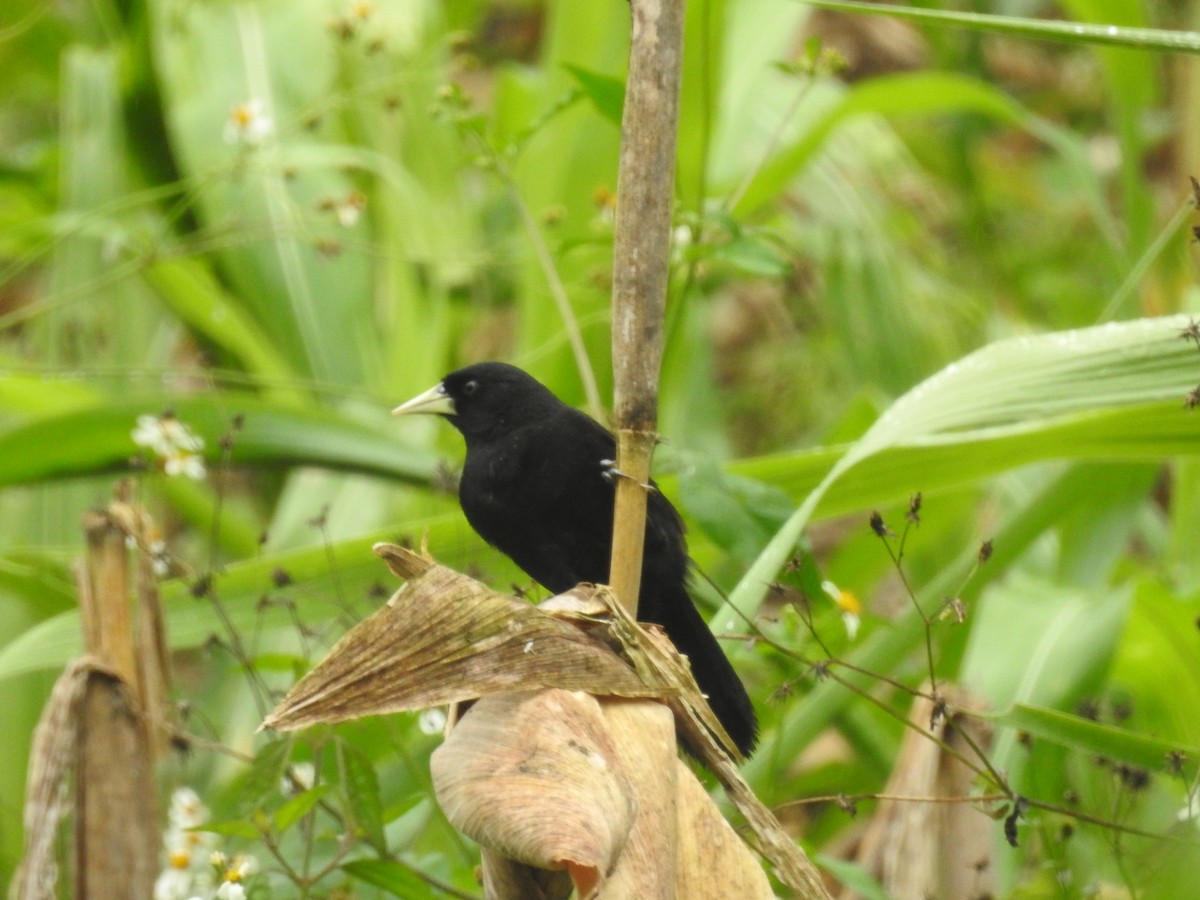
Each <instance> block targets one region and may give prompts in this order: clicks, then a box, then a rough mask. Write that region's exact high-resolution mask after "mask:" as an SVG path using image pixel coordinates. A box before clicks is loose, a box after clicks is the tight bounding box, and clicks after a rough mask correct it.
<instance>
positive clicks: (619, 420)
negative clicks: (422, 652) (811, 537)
mask: <svg viewBox="0 0 1200 900" xmlns="http://www.w3.org/2000/svg"><path fill="white" fill-rule="evenodd" d="M683 8H684V4H683V0H631V3H630V15H631V18H632V22H631V29H630V33H631V40H630V46H629V77H628V79H627V81H626V86H625V107H624V110H623V112H622V118H621V158H620V163H619V170H618V175H617V219H616V232H615V234H614V236H613V241H614V243H613V299H612V317H613V326H612V327H613V333H612V357H613V389H614V390H613V415H614V419H615V424H616V429H615V430H616V436H617V467H618V468H619V469H620V470H621V471H622V472H623V473H624V474H625V475H626V476H627V477H625V478H619V479H618V480H617V499H616V513H615V521H614V524H613V547H612V568H611V571H610V573H609V579H608V581H609V584H610V585H612V588H613V590H614V591H616V593H617V596H618V597H619V598H620V600H621V602H622V603H623V604H625V608H626V609H627V610H629V612H630V614H631V615H632V616H633V617H634V618H637V608H638V604H637V596H638V588H639V586H640V583H641V573H642V542H643V538H644V535H645V521H646V487H645V485H647V484H649V482H650V458H651V456H652V454H653V452H654V445H655V443H656V442H657V440H658V431H657V428H658V373H659V369H660V368H661V366H662V330H663V311H664V309H665V308H666V298H667V269H668V264H669V260H670V247H671V212H672V210H671V207H672V200H673V198H674V192H675V144H676V137H677V135H676V133H677V131H678V121H679V86H680V81H681V78H682V71H683Z"/></svg>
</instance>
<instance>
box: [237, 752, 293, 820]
mask: <svg viewBox="0 0 1200 900" xmlns="http://www.w3.org/2000/svg"><path fill="white" fill-rule="evenodd" d="M293 740H294V739H293V738H292V737H282V738H277V739H275V740H273V741H268V742H267V743H265V744H263V746H262V747H260V748H259V749H258V752H257V753H255V754H254V761H253V762H251V763H250V770H249V771H248V772H247V773H246V775H245V777H244V779H243V781H242V786H241V791H240V792H239V793H240V796H241V808H242V809H245V810H252V809H258V808H260V807H262V806H264V805H265V801H266V800H267V798H269V797H270V798H274V797H277V796H278V795H279V785H280V780H281V779H282V778H283V771H284V769H285V768H286V767H287V764H288V758H289V757H290V756H291V754H292V742H293Z"/></svg>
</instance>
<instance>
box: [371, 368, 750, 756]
mask: <svg viewBox="0 0 1200 900" xmlns="http://www.w3.org/2000/svg"><path fill="white" fill-rule="evenodd" d="M394 412H395V413H397V414H407V413H434V414H438V415H442V416H445V417H446V418H447V419H448V420H449V422H450V424H451V425H453V426H454V427H455V428H457V429H458V430H459V431H460V432H461V433H462V436H463V438H464V439H465V440H466V444H467V458H466V462H465V463H464V465H463V471H462V480H461V482H460V483H459V489H458V498H459V503H460V504H461V505H462V510H463V513H464V514H465V515H466V517H467V521H468V522H470V523H471V527H472V528H474V529H475V530H476V531H477V532H478V533H479V535H480V537H482V538H483V539H484V540H485V541H487V542H488V543H489V544H491V545H492V546H493V547H496V548H497V549H498V550H500V551H501V552H503V553H505V554H506V555H507V556H509V557H510V558H511V559H512V561H513V562H515V563H516V564H517V565H518V566H520V568H521V569H522V570H523V571H524V572H525V574H527V575H529V576H530V577H531V578H533V579H534V580H535V581H537V582H538V583H539V584H541V585H542V586H543V587H545V588H547V589H548V590H550V591H552V592H554V593H556V594H558V593H562V592H564V591H567V590H570V589H571V588H573V587H574V586H575V585H577V584H579V583H580V582H591V583H594V584H603V583H605V582H607V581H608V570H609V557H610V555H611V546H612V530H613V501H614V495H615V485H614V482H615V480H616V478H617V477H618V476H619V473H618V471H617V469H616V462H615V459H616V441H615V439H614V438H613V436H612V434H611V433H609V431H608V430H607V429H605V428H604V427H603V426H602V425H600V424H599V423H597V422H596V421H595V420H593V419H591V418H590V417H589V416H587V415H586V414H585V413H582V412H580V411H579V410H577V409H575V408H573V407H571V406H568V405H567V404H565V403H563V402H562V401H561V400H559V399H558V397H556V396H555V395H554V394H553V393H551V391H550V390H549V389H548V388H547V387H545V386H544V385H543V384H542V383H541V382H539V381H537V380H536V379H534V378H533V377H532V376H530V375H528V374H527V373H525V372H523V371H522V370H520V369H518V368H516V367H515V366H510V365H507V364H505V363H496V362H488V363H478V364H476V365H472V366H467V367H466V368H463V369H459V370H458V371H456V372H451V373H450V374H449V375H447V376H446V377H445V378H443V379H442V381H441V382H440V383H439V384H437V385H436V386H435V387H433V388H431V389H430V390H428V391H426V392H425V393H423V394H421V395H419V396H417V397H414V398H413V399H411V400H409V401H408V402H407V403H404V404H403V405H401V406H398V407H396V409H395V410H394ZM687 579H688V556H687V542H686V540H685V539H684V526H683V521H682V520H681V519H680V517H679V513H677V512H676V511H675V508H674V507H673V506H672V505H671V503H670V501H668V500H667V498H666V497H664V496H663V495H662V494H661V493H660V492H658V491H657V490H652V491H651V492H650V494H649V496H648V497H647V508H646V538H645V549H644V551H643V560H642V581H641V592H640V601H639V607H638V618H639V619H640V620H642V621H644V622H653V623H655V624H657V625H661V626H662V628H663V630H664V631H665V632H666V634H667V637H669V638H670V639H671V642H672V643H673V644H674V645H675V647H676V649H678V650H679V652H681V653H683V654H684V655H686V656H687V657H688V661H689V662H690V663H691V668H692V674H693V675H694V676H695V678H696V683H697V684H698V685H699V686H700V690H701V691H703V692H704V694H705V695H706V696H707V697H708V702H709V705H710V706H711V707H712V710H713V712H714V713H715V714H716V716H717V718H718V719H720V721H721V724H722V725H723V726H724V727H725V730H726V731H727V732H728V733H729V736H730V737H731V738H733V741H734V743H735V744H736V745H737V746H738V749H740V750H741V751H742V753H743V754H744V755H747V756H748V755H749V754H750V751H751V750H752V749H753V748H754V743H755V739H756V736H757V730H758V726H757V721H756V719H755V715H754V707H753V706H752V705H751V703H750V698H749V697H748V696H747V695H746V689H745V688H744V687H743V686H742V682H741V680H740V679H739V678H738V676H737V673H736V672H735V671H734V670H733V666H731V665H730V664H729V660H728V659H726V658H725V654H724V653H723V652H722V650H721V646H720V644H718V643H717V640H716V638H714V637H713V635H712V632H711V631H709V630H708V625H707V624H706V623H705V621H704V619H703V618H702V617H701V615H700V612H699V611H698V610H697V609H696V607H695V605H694V604H693V603H692V598H691V597H690V596H689V595H688V591H687Z"/></svg>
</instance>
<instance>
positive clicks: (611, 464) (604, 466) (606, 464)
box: [600, 459, 658, 492]
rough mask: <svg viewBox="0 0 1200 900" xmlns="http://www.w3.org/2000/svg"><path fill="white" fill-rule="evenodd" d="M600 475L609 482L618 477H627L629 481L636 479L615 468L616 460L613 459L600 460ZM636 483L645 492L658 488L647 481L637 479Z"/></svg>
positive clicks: (613, 481) (614, 480)
mask: <svg viewBox="0 0 1200 900" xmlns="http://www.w3.org/2000/svg"><path fill="white" fill-rule="evenodd" d="M600 475H601V477H602V478H603V479H604V480H605V481H607V482H608V483H609V484H614V483H615V482H616V480H617V479H618V478H627V479H629V480H630V481H636V479H635V478H634V477H633V476H632V475H629V474H627V473H625V472H622V471H621V470H620V469H618V468H617V461H616V460H615V459H602V460H600ZM637 484H638V485H640V486H641V487H642V489H643V490H645V491H647V492H649V491H656V490H658V488H656V487H655V486H654V485H653V484H650V483H649V482H643V481H637Z"/></svg>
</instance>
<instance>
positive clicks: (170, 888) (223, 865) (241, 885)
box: [154, 787, 258, 900]
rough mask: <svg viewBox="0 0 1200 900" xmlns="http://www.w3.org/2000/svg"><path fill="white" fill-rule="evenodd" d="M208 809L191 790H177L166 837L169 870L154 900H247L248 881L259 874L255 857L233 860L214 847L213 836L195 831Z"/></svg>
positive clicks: (165, 870) (160, 880) (160, 878)
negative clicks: (246, 883)
mask: <svg viewBox="0 0 1200 900" xmlns="http://www.w3.org/2000/svg"><path fill="white" fill-rule="evenodd" d="M207 821H208V809H207V808H206V807H205V805H204V803H203V802H201V800H200V797H199V795H197V794H196V792H195V791H194V790H192V789H191V788H189V787H181V788H176V790H175V792H174V793H173V794H172V795H171V808H170V810H168V812H167V831H166V834H164V835H163V846H164V848H165V850H166V858H167V859H166V866H165V867H164V868H163V870H162V873H161V874H160V875H159V876H158V880H157V881H155V883H154V900H246V885H245V881H246V879H247V878H248V877H250V876H251V875H253V874H254V873H255V872H256V871H258V865H257V863H256V862H255V860H254V857H253V856H246V855H243V854H238V855H236V856H234V857H233V858H232V859H231V858H230V857H229V856H227V855H226V854H225V853H224V852H223V851H221V850H218V849H215V848H214V846H213V840H214V838H213V836H212V835H211V834H208V833H206V832H203V831H194V830H193V829H195V828H197V827H199V826H201V825H203V824H204V823H205V822H207Z"/></svg>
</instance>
